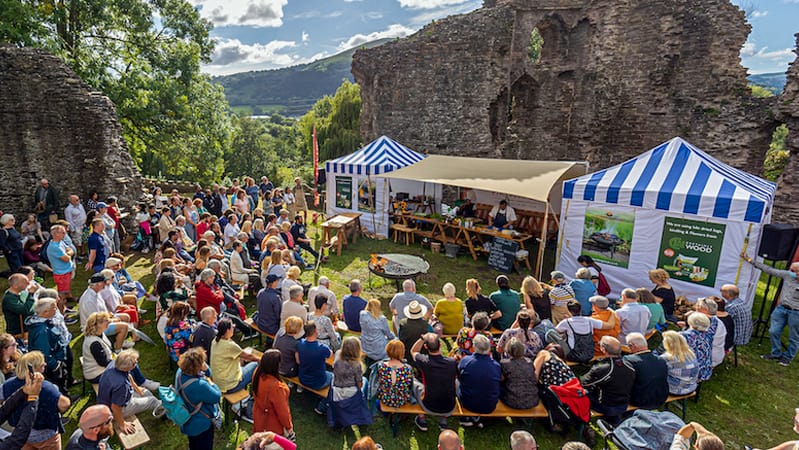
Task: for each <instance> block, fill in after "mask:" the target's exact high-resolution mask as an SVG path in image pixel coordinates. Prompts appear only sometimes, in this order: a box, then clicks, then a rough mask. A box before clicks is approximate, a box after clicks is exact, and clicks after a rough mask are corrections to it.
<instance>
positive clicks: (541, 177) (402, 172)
mask: <svg viewBox="0 0 799 450" xmlns="http://www.w3.org/2000/svg"><path fill="white" fill-rule="evenodd" d="M587 172H588V163H586V162H574V161H529V160H519V159H489V158H466V157H460V156H441V155H430V156H427V157H426V158H425V159H423V160H421V161H419V162H417V163H414V164H411V165H410V166H406V167H403V168H402V169H398V170H395V171H393V172H389V173H385V174H381V175H378V176H380V177H384V178H392V179H403V180H416V181H424V182H428V183H437V184H446V185H450V186H459V187H464V188H471V189H480V190H483V191H493V192H500V193H504V194H508V195H515V196H519V197H524V198H529V199H533V200H536V201H539V202H541V203H544V204H546V208H545V209H544V223H545V224H546V223H547V217H548V215H549V212H550V210H551V207H550V204H549V202H550V194H551V193H552V189H553V188H554V187H555V186H558V185H560V183H561V182H562V181H563V180H568V179H571V178H576V177H579V176H582V175H585V174H586V173H587ZM556 195H557V198H560V192H557V193H556ZM546 228H547V227H546V226H544V227H542V230H541V237H540V239H539V242H544V240H546ZM543 259H544V245H539V246H538V256H537V258H536V263H537V264H536V265H537V267H536V272H537V273H538V279H539V280H540V279H541V270H542V261H543Z"/></svg>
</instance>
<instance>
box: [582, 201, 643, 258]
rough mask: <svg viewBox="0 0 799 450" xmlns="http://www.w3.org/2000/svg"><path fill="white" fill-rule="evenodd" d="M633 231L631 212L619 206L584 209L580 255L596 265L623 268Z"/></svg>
mask: <svg viewBox="0 0 799 450" xmlns="http://www.w3.org/2000/svg"><path fill="white" fill-rule="evenodd" d="M634 228H635V210H633V209H632V208H625V207H620V206H606V207H602V208H598V207H589V208H587V209H586V210H585V224H584V226H583V248H582V254H584V255H588V256H590V257H591V258H593V259H594V261H596V262H598V263H600V264H608V265H611V266H616V267H623V268H625V269H626V268H627V266H628V264H629V263H630V247H631V246H632V240H633V229H634Z"/></svg>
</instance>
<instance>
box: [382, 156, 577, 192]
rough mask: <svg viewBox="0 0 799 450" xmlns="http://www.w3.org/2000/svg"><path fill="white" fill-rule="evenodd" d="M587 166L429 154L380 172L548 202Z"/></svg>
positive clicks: (571, 162)
mask: <svg viewBox="0 0 799 450" xmlns="http://www.w3.org/2000/svg"><path fill="white" fill-rule="evenodd" d="M587 169H588V163H586V162H574V161H528V160H517V159H488V158H466V157H460V156H441V155H429V156H427V157H426V158H425V159H423V160H421V161H419V162H417V163H415V164H411V165H409V166H406V167H403V168H402V169H398V170H395V171H393V172H390V173H386V174H382V175H380V176H381V177H385V178H394V179H404V180H417V181H424V182H428V183H438V184H446V185H450V186H459V187H464V188H471V189H481V190H484V191H494V192H501V193H505V194H509V195H517V196H519V197H524V198H530V199H533V200H537V201H540V202H547V201H548V200H549V194H550V191H552V188H553V187H554V186H556V185H557V184H558V183H559V182H561V181H563V180H566V179H569V178H573V177H578V176H581V175H584V174H585V173H586V172H587Z"/></svg>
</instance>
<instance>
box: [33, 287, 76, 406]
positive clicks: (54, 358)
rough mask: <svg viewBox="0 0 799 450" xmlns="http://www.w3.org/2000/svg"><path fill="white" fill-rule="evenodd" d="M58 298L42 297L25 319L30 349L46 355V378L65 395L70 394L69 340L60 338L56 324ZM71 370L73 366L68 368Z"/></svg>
mask: <svg viewBox="0 0 799 450" xmlns="http://www.w3.org/2000/svg"><path fill="white" fill-rule="evenodd" d="M56 309H57V306H56V300H55V299H54V298H40V299H38V300H36V303H35V304H34V305H33V315H32V316H30V317H28V318H27V319H25V327H26V328H27V329H28V350H38V351H40V352H42V355H44V362H45V364H46V367H45V372H44V374H45V378H47V380H48V381H50V382H51V383H53V384H54V385H56V386H58V390H60V391H61V393H62V394H64V395H69V390H68V389H69V386H68V385H67V381H68V380H67V375H66V369H67V365H66V362H65V361H66V359H67V346H68V345H69V342H68V341H64V340H62V339H60V336H61V330H60V329H59V328H58V327H57V326H56V324H55V322H54V320H53V319H54V318H55V315H56ZM68 369H69V370H70V371H71V370H72V367H69V368H68Z"/></svg>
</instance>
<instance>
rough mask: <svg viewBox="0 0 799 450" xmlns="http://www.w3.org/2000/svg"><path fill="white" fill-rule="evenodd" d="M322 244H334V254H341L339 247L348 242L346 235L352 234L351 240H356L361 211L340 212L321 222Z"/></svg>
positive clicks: (359, 228) (344, 245)
mask: <svg viewBox="0 0 799 450" xmlns="http://www.w3.org/2000/svg"><path fill="white" fill-rule="evenodd" d="M321 227H322V245H323V246H325V247H327V246H335V247H336V255H337V256H341V248H342V247H346V246H347V244H348V236H349V235H350V234H352V242H353V243H355V242H356V241H357V240H358V234H359V233H360V231H361V213H341V214H338V215H336V216H334V217H331V218H330V219H328V220H326V221H325V222H323V223H322V225H321Z"/></svg>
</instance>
